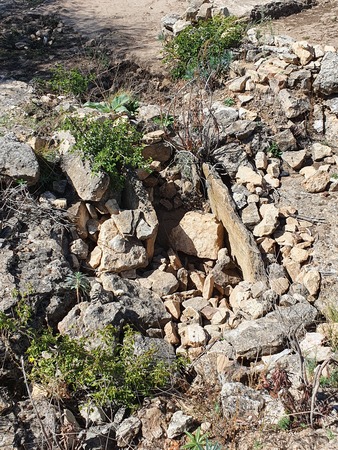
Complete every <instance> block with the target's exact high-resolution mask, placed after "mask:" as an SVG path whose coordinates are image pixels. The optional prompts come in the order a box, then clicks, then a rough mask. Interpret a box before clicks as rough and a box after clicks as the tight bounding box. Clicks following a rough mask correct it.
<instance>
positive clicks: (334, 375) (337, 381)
mask: <svg viewBox="0 0 338 450" xmlns="http://www.w3.org/2000/svg"><path fill="white" fill-rule="evenodd" d="M319 381H320V385H321V386H322V387H327V388H335V389H336V388H337V387H338V369H334V370H332V372H331V373H330V374H329V375H328V376H327V377H324V376H322V377H320V380H319Z"/></svg>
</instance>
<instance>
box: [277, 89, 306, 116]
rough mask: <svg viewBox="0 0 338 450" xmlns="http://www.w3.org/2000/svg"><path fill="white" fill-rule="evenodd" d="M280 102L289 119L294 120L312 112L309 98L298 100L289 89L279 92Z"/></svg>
mask: <svg viewBox="0 0 338 450" xmlns="http://www.w3.org/2000/svg"><path fill="white" fill-rule="evenodd" d="M278 100H279V101H280V104H281V107H282V109H283V111H284V113H285V115H286V117H287V118H288V119H294V118H296V117H299V116H300V115H303V114H306V113H308V112H309V111H310V101H309V99H308V98H307V97H301V98H298V97H296V96H295V94H294V93H291V92H289V91H288V90H287V89H282V90H281V91H280V92H279V94H278Z"/></svg>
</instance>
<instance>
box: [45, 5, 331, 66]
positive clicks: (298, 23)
mask: <svg viewBox="0 0 338 450" xmlns="http://www.w3.org/2000/svg"><path fill="white" fill-rule="evenodd" d="M267 1H268V0H247V1H244V2H238V1H235V0H229V1H228V2H226V4H227V6H228V8H229V10H230V12H234V13H235V14H239V15H240V14H243V13H244V12H245V11H248V10H250V8H251V7H252V6H253V5H254V4H260V3H266V2H267ZM188 4H189V1H188V0H155V1H154V0H49V1H48V2H47V3H44V4H43V5H42V6H38V7H37V8H36V9H37V10H39V9H42V10H44V11H46V12H51V11H54V12H57V13H58V15H60V16H61V18H62V20H64V22H65V23H66V24H67V25H70V26H72V27H73V28H74V29H75V30H76V31H77V32H79V33H80V34H81V35H83V36H84V37H85V38H86V39H87V38H95V39H100V38H102V36H104V39H105V40H106V41H108V42H109V45H111V46H112V47H114V50H115V52H116V54H117V55H122V56H126V57H127V58H131V59H133V60H135V61H136V62H143V63H145V64H146V65H148V69H149V68H153V69H155V70H156V69H158V68H159V67H160V64H159V60H160V59H161V42H160V41H159V39H158V36H159V34H160V31H161V25H160V22H161V18H162V17H163V16H165V15H166V14H168V13H172V12H175V13H179V14H182V13H183V12H184V11H185V10H186V8H187V6H188ZM268 26H269V27H270V28H271V30H272V32H273V33H275V34H288V35H291V36H293V37H294V38H296V39H299V40H309V41H310V42H313V43H325V44H327V45H334V46H337V47H338V33H337V31H338V0H318V6H315V7H314V8H312V9H310V10H306V11H303V12H301V13H299V14H295V15H293V16H290V17H287V18H283V19H280V20H277V21H271V22H268Z"/></svg>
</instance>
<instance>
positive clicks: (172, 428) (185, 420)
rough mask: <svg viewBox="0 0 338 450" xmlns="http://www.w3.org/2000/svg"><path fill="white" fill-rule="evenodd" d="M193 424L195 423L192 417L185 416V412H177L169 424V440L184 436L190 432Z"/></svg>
mask: <svg viewBox="0 0 338 450" xmlns="http://www.w3.org/2000/svg"><path fill="white" fill-rule="evenodd" d="M192 422H193V418H192V416H188V415H187V414H184V412H183V411H176V412H175V413H174V414H173V416H172V418H171V420H170V422H169V426H168V430H167V436H168V438H169V439H174V438H175V437H178V436H180V435H181V434H183V433H184V432H185V431H187V430H188V428H189V426H190V425H191V424H192Z"/></svg>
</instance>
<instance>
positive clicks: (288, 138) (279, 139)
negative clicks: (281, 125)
mask: <svg viewBox="0 0 338 450" xmlns="http://www.w3.org/2000/svg"><path fill="white" fill-rule="evenodd" d="M273 139H274V142H275V143H276V144H277V146H278V149H279V150H280V151H281V152H283V153H284V152H286V151H290V150H296V149H297V141H296V139H295V137H294V135H293V134H292V132H291V131H290V130H284V131H281V132H280V133H277V134H275V136H274V138H273Z"/></svg>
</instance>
